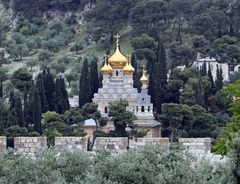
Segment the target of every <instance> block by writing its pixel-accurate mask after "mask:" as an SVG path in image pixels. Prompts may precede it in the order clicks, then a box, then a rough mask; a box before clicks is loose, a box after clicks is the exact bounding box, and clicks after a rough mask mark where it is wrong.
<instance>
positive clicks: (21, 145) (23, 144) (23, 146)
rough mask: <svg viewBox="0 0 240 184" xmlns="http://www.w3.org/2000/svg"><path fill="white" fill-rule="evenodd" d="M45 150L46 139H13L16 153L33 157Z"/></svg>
mask: <svg viewBox="0 0 240 184" xmlns="http://www.w3.org/2000/svg"><path fill="white" fill-rule="evenodd" d="M46 148H47V137H14V150H15V151H16V152H17V153H23V154H29V155H33V154H36V153H39V152H41V151H43V150H44V149H46Z"/></svg>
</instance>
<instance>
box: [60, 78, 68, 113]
mask: <svg viewBox="0 0 240 184" xmlns="http://www.w3.org/2000/svg"><path fill="white" fill-rule="evenodd" d="M60 84H61V93H62V97H63V110H64V112H65V111H67V110H69V109H70V104H69V100H68V92H67V89H66V86H65V81H64V79H63V78H62V77H60Z"/></svg>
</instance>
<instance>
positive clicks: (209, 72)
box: [208, 64, 216, 95]
mask: <svg viewBox="0 0 240 184" xmlns="http://www.w3.org/2000/svg"><path fill="white" fill-rule="evenodd" d="M208 78H209V81H210V82H211V89H210V95H213V94H214V93H215V91H216V87H215V83H214V79H213V75H212V70H211V67H210V64H208Z"/></svg>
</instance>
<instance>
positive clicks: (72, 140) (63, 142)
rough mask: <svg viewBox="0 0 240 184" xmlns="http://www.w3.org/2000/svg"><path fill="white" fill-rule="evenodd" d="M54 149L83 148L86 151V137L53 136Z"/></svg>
mask: <svg viewBox="0 0 240 184" xmlns="http://www.w3.org/2000/svg"><path fill="white" fill-rule="evenodd" d="M55 149H56V150H58V151H63V150H84V151H87V138H86V137H55Z"/></svg>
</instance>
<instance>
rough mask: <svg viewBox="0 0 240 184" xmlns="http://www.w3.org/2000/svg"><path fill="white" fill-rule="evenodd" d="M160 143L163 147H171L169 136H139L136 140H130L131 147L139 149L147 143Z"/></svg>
mask: <svg viewBox="0 0 240 184" xmlns="http://www.w3.org/2000/svg"><path fill="white" fill-rule="evenodd" d="M153 144H158V145H159V146H160V147H161V148H162V149H168V148H169V138H160V137H159V138H138V139H137V140H136V141H134V140H131V141H130V145H129V146H130V148H134V149H138V148H143V147H144V146H146V145H153Z"/></svg>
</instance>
